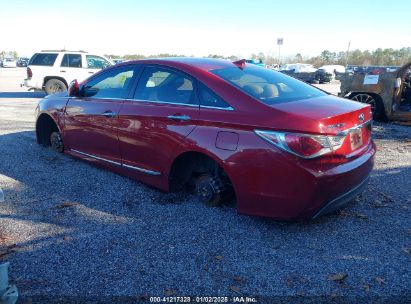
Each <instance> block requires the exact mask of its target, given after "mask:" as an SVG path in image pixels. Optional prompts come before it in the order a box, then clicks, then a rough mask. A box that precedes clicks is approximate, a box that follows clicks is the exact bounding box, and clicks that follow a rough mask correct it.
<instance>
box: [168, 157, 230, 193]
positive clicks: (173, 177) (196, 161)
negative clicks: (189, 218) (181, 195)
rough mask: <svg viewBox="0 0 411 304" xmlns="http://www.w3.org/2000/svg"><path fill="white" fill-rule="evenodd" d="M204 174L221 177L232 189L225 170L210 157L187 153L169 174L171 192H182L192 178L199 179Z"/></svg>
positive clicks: (177, 159)
mask: <svg viewBox="0 0 411 304" xmlns="http://www.w3.org/2000/svg"><path fill="white" fill-rule="evenodd" d="M204 173H211V174H213V175H215V176H219V177H221V178H222V179H224V181H225V182H226V183H227V184H229V185H230V187H231V185H232V184H231V180H230V178H229V177H228V175H227V174H226V172H224V169H223V168H222V167H221V166H220V165H219V164H218V163H217V162H216V161H215V160H214V159H212V158H211V157H210V156H208V155H206V154H203V153H200V152H186V153H183V154H181V155H179V156H178V157H177V158H176V159H175V160H174V162H173V164H172V166H171V170H170V174H169V186H170V191H172V192H174V191H179V190H182V189H183V188H184V187H185V186H187V185H188V184H189V183H190V180H191V179H192V178H197V177H199V176H201V175H202V174H204Z"/></svg>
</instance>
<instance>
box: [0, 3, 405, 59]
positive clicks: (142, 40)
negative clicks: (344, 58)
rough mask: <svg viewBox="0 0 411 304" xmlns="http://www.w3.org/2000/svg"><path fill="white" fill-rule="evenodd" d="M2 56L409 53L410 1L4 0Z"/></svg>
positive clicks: (0, 24) (0, 14)
mask: <svg viewBox="0 0 411 304" xmlns="http://www.w3.org/2000/svg"><path fill="white" fill-rule="evenodd" d="M0 8H1V10H0V33H1V35H0V51H2V50H4V51H12V50H15V51H17V52H18V53H19V54H20V55H27V56H30V55H31V54H33V53H34V52H36V51H39V50H44V49H68V50H85V51H89V52H95V53H98V54H116V55H120V56H121V55H124V54H143V55H150V54H160V53H171V54H179V55H187V56H191V55H193V56H207V55H208V54H220V55H224V56H230V55H235V56H238V57H241V58H248V57H250V56H251V54H252V53H256V54H257V53H259V52H263V53H265V54H269V55H272V56H278V46H277V38H283V41H284V44H283V45H282V46H281V56H293V55H295V54H297V53H300V54H301V55H302V56H315V55H319V54H320V53H321V51H323V50H325V49H327V50H330V51H333V52H338V51H346V50H347V47H348V43H349V41H351V50H353V49H361V50H366V49H368V50H375V49H376V48H394V49H396V48H401V47H411V1H409V0H408V1H407V0H405V1H404V0H397V1H386V0H373V1H369V0H361V1H360V0H356V1H355V0H354V1H353V0H345V1H341V0H326V1H323V0H318V1H315V0H310V1H307V0H306V1H304V0H301V1H300V0H293V1H284V0H282V1H275V0H271V1H269V0H259V1H246V0H235V1H232V0H169V1H167V0H145V1H140V0H134V1H133V0H110V1H107V0H106V1H103V0H98V1H97V0H83V1H77V0H70V1H55V0H52V1H49V0H35V1H34V0H31V1H30V0H27V1H22V0H13V1H9V0H0Z"/></svg>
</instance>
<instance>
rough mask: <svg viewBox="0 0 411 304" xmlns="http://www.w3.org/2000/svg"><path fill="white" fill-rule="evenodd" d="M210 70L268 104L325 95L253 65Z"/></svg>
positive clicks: (298, 82)
mask: <svg viewBox="0 0 411 304" xmlns="http://www.w3.org/2000/svg"><path fill="white" fill-rule="evenodd" d="M211 72H212V73H213V74H215V75H217V76H219V77H220V78H222V79H223V80H225V81H227V82H229V83H230V84H231V85H233V86H235V87H237V88H238V89H240V90H241V91H244V92H246V93H247V94H249V95H251V96H252V97H254V98H256V99H257V100H259V101H262V102H263V103H265V104H268V105H271V104H276V103H280V102H290V101H297V100H302V99H308V98H314V97H320V96H326V95H327V94H326V93H324V92H323V91H321V90H318V89H316V88H314V87H312V86H310V85H308V84H306V83H304V82H302V81H299V80H296V79H294V78H292V77H289V76H286V75H284V74H282V73H280V72H275V71H272V70H268V69H265V68H262V67H258V66H255V65H247V66H246V67H244V69H240V68H238V67H232V68H223V69H217V70H212V71H211Z"/></svg>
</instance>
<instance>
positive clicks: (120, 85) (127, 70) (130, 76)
mask: <svg viewBox="0 0 411 304" xmlns="http://www.w3.org/2000/svg"><path fill="white" fill-rule="evenodd" d="M135 75H136V68H135V67H133V66H128V67H122V68H119V69H114V70H110V71H107V72H106V73H103V74H100V75H98V76H97V77H94V78H92V79H91V80H90V81H89V82H87V83H86V84H85V86H84V87H83V89H82V96H83V97H93V98H127V95H128V92H129V90H130V88H131V84H132V81H133V80H134V78H135Z"/></svg>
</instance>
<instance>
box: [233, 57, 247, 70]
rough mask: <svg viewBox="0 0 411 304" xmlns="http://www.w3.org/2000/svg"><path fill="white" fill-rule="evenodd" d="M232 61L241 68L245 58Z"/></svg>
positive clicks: (243, 65)
mask: <svg viewBox="0 0 411 304" xmlns="http://www.w3.org/2000/svg"><path fill="white" fill-rule="evenodd" d="M233 63H234V64H235V65H236V66H237V67H238V68H239V69H240V70H243V69H244V67H245V59H241V60H237V61H233Z"/></svg>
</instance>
